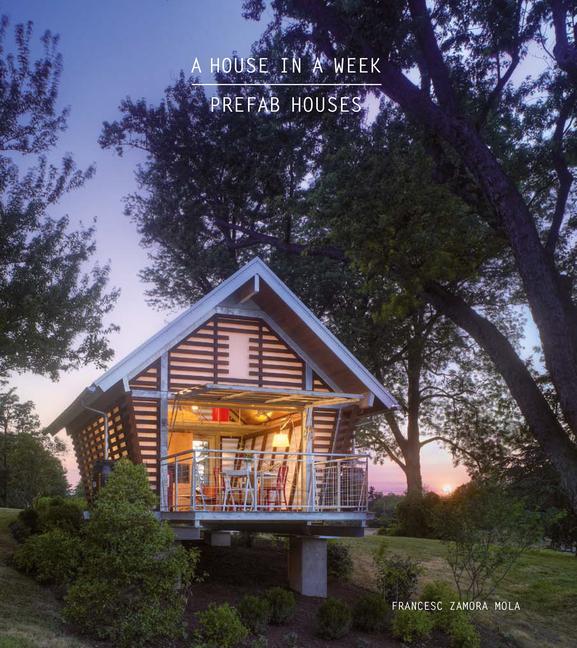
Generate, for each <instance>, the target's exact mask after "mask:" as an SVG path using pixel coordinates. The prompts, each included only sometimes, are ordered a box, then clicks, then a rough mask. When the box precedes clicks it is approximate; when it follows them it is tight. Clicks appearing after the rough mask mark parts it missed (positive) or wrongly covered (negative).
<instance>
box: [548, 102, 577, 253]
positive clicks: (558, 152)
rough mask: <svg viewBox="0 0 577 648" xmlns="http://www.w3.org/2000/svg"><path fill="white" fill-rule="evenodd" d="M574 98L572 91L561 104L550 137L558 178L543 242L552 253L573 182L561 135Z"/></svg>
mask: <svg viewBox="0 0 577 648" xmlns="http://www.w3.org/2000/svg"><path fill="white" fill-rule="evenodd" d="M575 98H576V93H575V92H572V93H571V94H570V95H569V96H568V97H567V99H566V100H565V102H564V103H563V105H562V106H561V109H560V110H559V115H558V117H557V121H556V123H555V131H554V132H553V135H552V137H551V143H552V151H551V157H552V159H553V167H554V168H555V172H556V173H557V178H558V179H559V189H558V191H557V200H556V202H555V211H554V212H553V219H552V221H551V228H550V229H549V235H548V236H547V242H546V244H545V249H546V250H547V252H549V253H550V254H553V252H554V251H555V247H556V245H557V241H558V240H559V233H560V231H561V225H562V224H563V219H564V218H565V209H566V206H567V200H568V198H569V192H570V191H571V185H572V184H573V174H572V173H571V172H570V171H569V166H568V164H567V158H566V157H565V154H564V152H563V135H564V133H565V125H566V123H567V120H568V119H569V117H570V116H571V113H572V112H573V109H574V107H575Z"/></svg>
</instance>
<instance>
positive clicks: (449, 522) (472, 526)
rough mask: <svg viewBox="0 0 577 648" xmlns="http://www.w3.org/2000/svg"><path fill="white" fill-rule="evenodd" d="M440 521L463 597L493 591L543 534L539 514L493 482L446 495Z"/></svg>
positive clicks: (475, 597) (440, 527) (471, 484)
mask: <svg viewBox="0 0 577 648" xmlns="http://www.w3.org/2000/svg"><path fill="white" fill-rule="evenodd" d="M437 524H438V529H439V534H440V535H441V537H442V538H443V540H444V541H445V543H446V545H447V561H448V563H449V566H450V568H451V572H452V574H453V578H454V580H455V585H456V587H457V590H458V592H459V596H460V598H462V599H472V600H475V599H479V598H487V597H488V596H490V595H491V594H492V593H493V592H494V591H495V588H496V587H497V585H498V584H499V583H500V582H501V581H502V580H503V579H504V578H505V577H506V576H507V574H508V573H509V572H510V570H511V569H512V567H514V565H515V564H516V562H517V561H518V560H519V558H520V557H521V555H522V554H523V553H524V552H525V551H527V549H529V548H530V547H531V546H533V545H534V544H535V543H536V542H537V541H538V540H539V539H540V538H541V537H542V535H543V526H542V521H541V517H540V516H539V515H538V514H536V513H533V512H530V511H527V510H526V508H525V505H524V503H523V502H522V501H520V500H517V499H515V498H513V497H511V496H510V495H509V494H508V493H507V492H506V491H505V490H504V489H503V487H501V486H500V485H498V484H495V483H492V482H485V483H481V482H470V483H469V484H465V485H464V486H461V487H460V488H459V489H457V491H455V493H454V494H453V495H452V496H451V497H450V498H446V499H445V500H444V501H443V504H442V506H441V507H440V509H439V514H438V522H437Z"/></svg>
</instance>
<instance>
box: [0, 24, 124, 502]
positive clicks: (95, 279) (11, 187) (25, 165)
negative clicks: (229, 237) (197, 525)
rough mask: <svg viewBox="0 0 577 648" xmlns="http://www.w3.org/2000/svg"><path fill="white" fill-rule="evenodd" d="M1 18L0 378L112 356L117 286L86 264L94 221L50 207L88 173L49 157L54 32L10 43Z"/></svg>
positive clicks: (56, 69) (52, 371) (57, 70)
mask: <svg viewBox="0 0 577 648" xmlns="http://www.w3.org/2000/svg"><path fill="white" fill-rule="evenodd" d="M1 22H2V24H1V29H0V67H1V69H2V70H3V72H2V75H0V114H2V115H4V116H5V118H4V119H2V120H1V121H0V142H1V146H0V148H1V154H0V221H1V222H2V228H1V229H0V249H1V250H2V254H1V255H0V284H1V286H2V297H1V300H2V315H3V316H2V320H1V322H0V375H6V374H7V373H8V372H10V371H31V372H33V373H39V374H47V375H49V376H51V377H52V378H56V377H57V376H58V374H59V373H60V372H61V371H64V370H67V369H69V368H72V367H77V366H80V365H81V364H86V363H89V362H95V363H97V364H99V365H102V364H103V363H104V362H106V361H107V360H109V359H110V358H111V357H112V350H111V348H110V347H109V345H108V342H107V337H108V334H109V333H110V332H111V331H112V330H114V328H115V327H105V326H104V325H103V322H102V319H103V317H105V316H106V315H107V314H108V313H109V312H110V310H111V308H112V306H113V305H114V301H115V299H116V294H117V293H116V292H112V293H109V294H107V293H106V292H105V286H106V282H107V279H108V271H109V269H108V267H107V266H99V265H95V266H94V267H93V268H92V269H90V270H89V271H88V272H87V271H86V263H87V261H88V260H89V259H90V258H91V257H92V256H93V254H94V253H95V246H94V227H88V228H81V229H79V230H77V231H71V228H70V221H69V219H68V218H66V217H63V218H60V219H57V220H56V219H54V218H51V217H50V216H49V214H48V212H49V210H50V209H51V208H54V207H55V205H57V203H58V201H59V200H60V199H61V198H62V197H63V195H64V194H66V193H67V192H69V191H71V190H74V189H76V188H78V187H80V186H82V184H83V183H84V182H85V181H86V180H87V179H88V178H90V177H91V176H92V174H93V171H94V169H93V168H92V167H91V168H89V169H88V170H86V171H82V170H79V169H78V168H77V167H76V165H75V163H74V160H73V159H72V157H71V155H70V154H67V155H66V156H65V157H64V158H63V159H62V160H61V162H60V164H59V165H53V164H49V163H48V161H47V155H48V154H49V153H50V150H51V149H52V148H53V147H54V146H55V145H56V144H57V142H58V139H59V136H60V134H61V132H62V131H63V130H64V129H65V128H66V121H67V117H68V110H67V109H64V110H60V109H59V108H58V103H59V98H58V90H59V84H60V76H61V73H62V57H61V55H60V53H59V52H58V36H56V35H54V34H52V33H51V32H49V31H46V32H44V34H43V36H41V37H40V38H39V39H38V40H39V41H40V42H39V43H34V42H33V38H32V36H33V29H32V23H31V22H29V23H27V24H25V25H23V24H21V25H17V26H16V28H15V30H14V39H13V41H14V42H8V35H9V34H10V31H11V30H9V29H8V19H7V17H6V16H3V17H2V20H1ZM10 40H12V39H10ZM32 52H39V57H38V59H36V60H34V58H33V57H32ZM20 165H21V169H22V170H20V169H19V166H20ZM24 322H25V325H23V323H24ZM28 503H29V501H28V502H26V504H28Z"/></svg>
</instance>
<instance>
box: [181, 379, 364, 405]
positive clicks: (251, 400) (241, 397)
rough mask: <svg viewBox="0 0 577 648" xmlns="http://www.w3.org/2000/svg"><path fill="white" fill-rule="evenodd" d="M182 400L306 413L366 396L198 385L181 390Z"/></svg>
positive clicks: (348, 402)
mask: <svg viewBox="0 0 577 648" xmlns="http://www.w3.org/2000/svg"><path fill="white" fill-rule="evenodd" d="M176 397H177V398H178V399H179V400H187V401H194V402H195V403H206V404H207V405H213V406H216V407H231V406H240V407H246V408H252V407H254V408H265V407H266V408H267V409H284V410H286V409H298V410H301V409H304V408H305V407H323V406H327V405H343V404H350V405H353V404H355V403H360V402H361V401H363V400H365V399H366V397H367V396H366V394H344V393H340V392H322V391H308V390H304V389H272V388H269V387H253V386H250V385H222V384H220V385H213V384H207V385H198V386H195V387H190V388H187V389H181V390H180V391H178V392H177V393H176Z"/></svg>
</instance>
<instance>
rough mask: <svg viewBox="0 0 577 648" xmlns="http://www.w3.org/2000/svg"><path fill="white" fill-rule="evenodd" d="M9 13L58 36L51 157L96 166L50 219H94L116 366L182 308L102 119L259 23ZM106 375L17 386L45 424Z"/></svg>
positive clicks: (221, 17) (384, 481)
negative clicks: (114, 290)
mask: <svg viewBox="0 0 577 648" xmlns="http://www.w3.org/2000/svg"><path fill="white" fill-rule="evenodd" d="M136 8H137V9H136ZM2 12H3V13H6V14H7V15H8V16H9V18H10V22H11V26H14V24H16V23H17V22H22V21H27V20H32V21H33V22H34V27H35V41H36V42H38V39H39V37H40V35H41V34H42V32H43V31H44V30H45V29H50V30H51V31H53V32H55V33H58V34H60V37H61V41H60V51H61V52H62V54H63V57H64V72H63V76H62V82H61V91H60V100H61V104H62V106H70V107H71V116H70V119H69V127H68V130H67V131H66V132H65V133H64V134H63V136H62V137H61V139H60V143H59V146H58V148H57V150H56V151H55V152H54V160H55V161H56V160H58V158H59V157H60V156H61V155H62V154H63V153H65V152H71V153H72V154H73V155H74V158H75V159H76V161H77V163H78V164H79V166H81V167H86V166H88V165H89V164H91V163H95V164H96V177H95V178H94V179H93V180H91V181H89V182H88V183H87V184H86V186H85V187H83V188H82V189H80V190H78V191H75V192H73V193H72V194H70V195H69V196H67V197H66V199H65V200H63V201H62V202H61V203H60V205H59V207H58V208H57V209H55V210H54V211H53V212H52V215H53V216H55V217H58V216H61V215H63V214H68V215H69V216H70V218H71V221H72V223H78V222H83V223H90V222H91V221H92V219H93V218H94V217H96V218H97V244H98V253H97V254H98V258H99V259H100V260H102V261H108V260H110V263H111V268H112V272H111V283H112V285H113V286H117V287H119V288H120V289H121V296H120V298H119V301H118V304H117V306H116V308H115V309H114V312H113V314H112V317H111V321H113V322H115V323H116V324H118V325H119V326H120V328H121V330H120V332H119V333H117V334H114V335H113V336H112V339H111V340H112V346H113V348H114V349H115V352H116V357H115V359H116V360H118V359H120V358H122V357H123V356H124V355H125V354H127V353H128V352H129V351H131V350H132V349H133V348H135V347H136V346H137V345H139V344H140V343H141V342H143V341H144V340H146V339H147V338H148V337H149V336H150V335H152V334H153V333H155V332H156V331H157V330H158V329H159V328H160V327H161V326H163V325H164V324H166V323H167V322H168V321H170V320H171V319H173V318H174V317H175V316H176V315H177V312H174V311H173V312H169V311H163V312H158V311H155V310H153V309H152V308H150V307H149V306H148V305H147V304H146V302H145V298H144V290H145V286H144V285H143V284H142V282H141V281H140V280H139V278H138V271H139V270H140V269H142V268H143V267H144V266H145V264H146V253H145V251H144V250H143V249H142V248H141V247H140V246H139V239H138V235H137V233H136V229H135V226H134V225H133V224H132V223H131V222H130V221H129V220H128V219H127V218H126V217H125V216H124V215H123V197H124V196H126V195H127V194H129V193H131V192H133V191H135V189H136V186H135V182H134V178H133V172H134V168H135V165H136V164H137V163H138V161H139V157H138V156H137V155H135V154H129V155H126V156H125V157H123V158H118V157H117V156H116V155H115V154H114V153H112V152H111V151H102V150H101V149H100V147H99V146H98V143H97V139H98V136H99V134H100V130H101V126H102V122H103V121H104V120H112V119H114V118H115V117H117V116H118V110H117V107H118V104H119V102H120V100H121V99H122V98H124V97H126V96H131V97H132V98H134V99H136V98H140V97H144V98H146V99H147V100H148V101H149V102H151V103H158V101H159V100H160V99H161V97H162V94H163V91H164V89H165V87H166V86H167V85H169V84H170V83H172V82H173V81H174V80H175V79H176V77H177V75H178V74H179V72H180V70H182V69H184V70H186V71H188V70H189V69H190V66H191V64H192V61H193V59H194V57H199V58H202V59H204V60H206V59H208V58H209V57H211V56H221V57H223V56H230V55H231V54H232V52H233V51H236V52H238V53H239V54H240V55H243V54H244V55H247V54H248V51H249V47H250V45H251V43H252V42H253V41H254V40H256V38H257V37H258V36H259V34H260V32H261V30H262V25H261V24H256V23H253V22H248V21H245V20H243V18H242V16H241V0H223V1H221V2H210V3H207V2H200V1H198V2H191V1H190V0H170V1H168V0H167V1H160V0H139V2H134V1H133V0H132V1H129V0H115V1H114V2H101V1H95V0H83V1H82V2H79V1H78V0H52V1H51V2H46V0H25V1H22V0H7V1H5V2H3V3H2ZM203 77H206V78H203V80H205V81H209V80H210V79H209V78H208V76H207V75H206V74H205V75H203ZM100 373H101V372H100V371H99V370H97V369H96V368H94V367H85V368H83V369H81V370H78V371H74V372H69V373H67V374H65V375H63V376H62V377H61V379H60V381H59V382H58V383H53V382H51V381H50V380H49V379H48V378H42V377H39V376H34V375H29V374H25V375H20V376H15V377H14V380H13V384H14V385H15V386H16V387H17V389H18V393H19V395H20V397H21V398H22V399H30V400H32V401H34V402H35V404H36V407H37V411H38V413H39V415H40V417H41V421H42V423H43V424H44V425H46V424H48V423H49V422H50V421H51V420H52V419H53V418H54V417H55V416H56V415H57V414H58V413H59V412H60V411H62V409H63V408H64V407H65V406H66V405H67V404H68V403H69V402H70V401H71V400H72V399H73V398H74V397H76V396H77V394H78V393H79V392H80V391H81V390H82V389H83V388H84V387H86V386H87V385H89V384H90V383H91V382H92V381H93V380H94V379H95V378H96V377H97V376H98V375H99V374H100ZM69 445H70V444H69ZM65 463H66V467H67V470H68V478H69V480H70V482H71V483H73V484H74V483H76V482H77V480H78V471H77V468H76V463H75V460H74V457H73V456H72V454H71V453H67V456H66V458H65ZM422 463H423V478H424V482H425V484H426V485H427V486H429V487H430V488H431V489H433V490H438V491H440V490H441V489H442V488H443V486H446V485H450V486H455V485H458V484H459V483H462V482H463V481H466V479H467V477H466V473H465V471H464V470H463V469H462V468H454V467H453V465H452V460H451V457H450V456H449V455H448V453H447V452H445V451H444V450H443V449H441V448H439V447H436V446H434V445H433V444H431V445H428V446H426V448H425V449H424V451H423V459H422ZM370 478H371V483H372V484H373V485H374V486H375V487H376V488H377V489H378V490H384V491H396V492H402V491H403V489H404V488H405V482H404V476H403V474H402V472H401V471H400V469H398V468H397V467H396V466H394V465H393V464H391V463H390V462H387V463H386V464H385V465H384V466H374V467H372V469H371V473H370Z"/></svg>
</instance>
